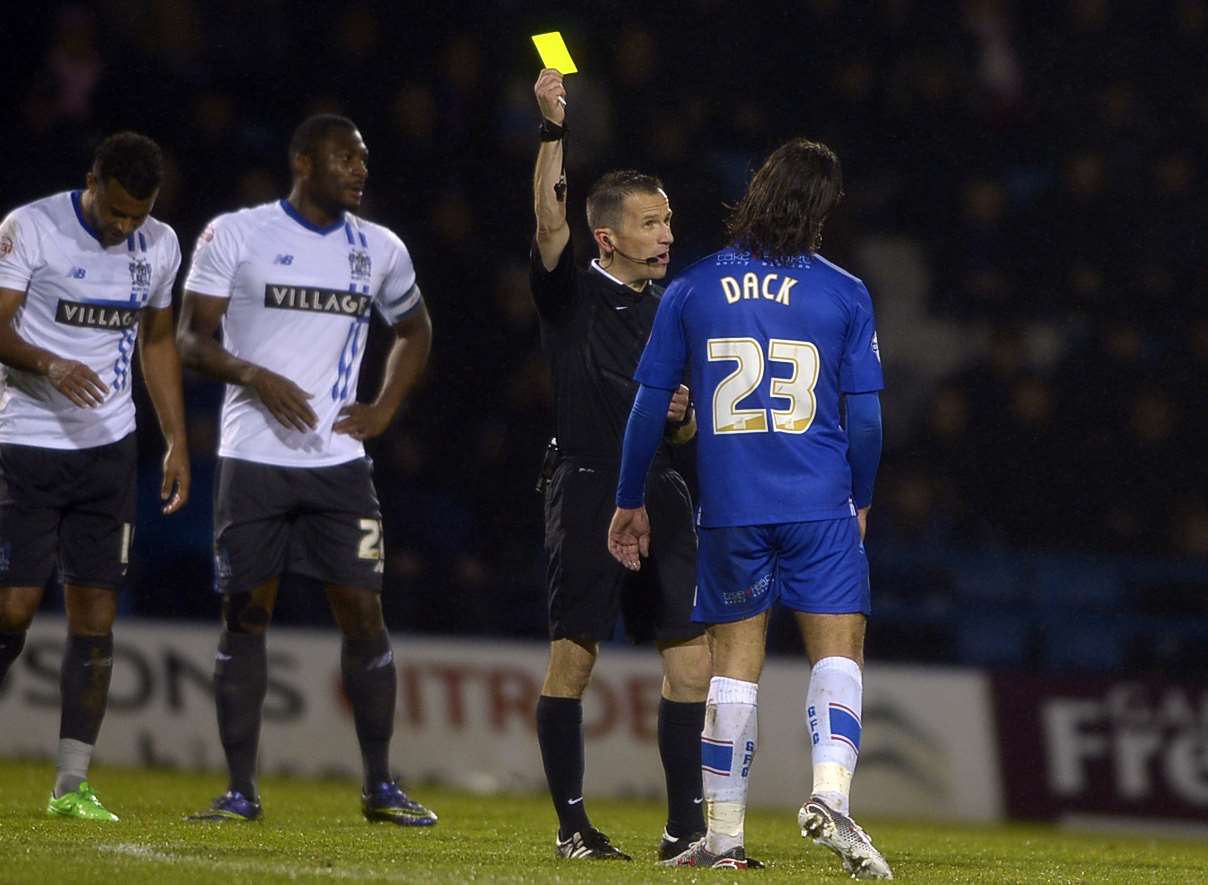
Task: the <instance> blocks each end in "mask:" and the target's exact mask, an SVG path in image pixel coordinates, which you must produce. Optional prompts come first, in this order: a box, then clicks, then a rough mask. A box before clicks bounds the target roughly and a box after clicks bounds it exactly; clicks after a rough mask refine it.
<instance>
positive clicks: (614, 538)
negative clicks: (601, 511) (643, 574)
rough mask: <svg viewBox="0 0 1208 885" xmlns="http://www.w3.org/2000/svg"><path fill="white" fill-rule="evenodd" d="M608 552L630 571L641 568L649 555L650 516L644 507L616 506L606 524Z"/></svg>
mask: <svg viewBox="0 0 1208 885" xmlns="http://www.w3.org/2000/svg"><path fill="white" fill-rule="evenodd" d="M608 552H609V553H611V554H612V556H613V559H615V560H616V561H617V562H619V563H620V564H621V565H623V566H625V568H627V569H629V570H630V571H631V572H636V571H639V570H641V568H642V557H643V556H649V555H650V517H649V516H648V515H647V513H646V508H645V507H635V508H633V509H630V508H628V507H618V508H617V509H616V512H615V513H614V514H613V515H612V523H611V524H610V525H609V526H608Z"/></svg>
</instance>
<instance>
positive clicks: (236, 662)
mask: <svg viewBox="0 0 1208 885" xmlns="http://www.w3.org/2000/svg"><path fill="white" fill-rule="evenodd" d="M267 691H268V655H267V653H266V652H265V642H264V635H263V634H261V635H255V634H252V633H232V632H230V631H229V630H224V631H223V632H222V636H221V637H220V638H219V640H218V655H217V656H216V657H215V660H214V706H215V707H216V708H217V710H218V736H219V737H220V738H221V739H222V749H223V752H225V753H226V759H227V769H228V770H229V772H230V778H231V781H230V788H231V789H232V790H238V791H239V792H240V793H242V794H243V795H244V796H246V797H247V798H248V799H251V800H253V801H254V800H255V799H256V798H257V793H256V752H257V749H258V748H259V744H260V711H261V708H262V707H263V706H264V695H265V693H266V692H267Z"/></svg>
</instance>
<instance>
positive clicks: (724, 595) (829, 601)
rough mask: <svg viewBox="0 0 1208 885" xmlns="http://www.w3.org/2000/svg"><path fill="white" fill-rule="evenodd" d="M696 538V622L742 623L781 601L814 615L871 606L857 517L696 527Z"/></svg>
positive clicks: (693, 616)
mask: <svg viewBox="0 0 1208 885" xmlns="http://www.w3.org/2000/svg"><path fill="white" fill-rule="evenodd" d="M697 536H698V546H697V554H696V559H697V578H696V580H697V587H696V605H695V607H694V609H693V612H692V619H693V620H694V621H697V622H699V623H702V624H727V623H730V622H733V621H741V620H744V619H746V618H750V617H753V616H755V615H757V614H759V613H761V612H764V611H767V610H768V609H770V608H771V607H772V604H773V603H775V602H780V604H781V605H784V606H785V607H787V608H790V609H792V610H793V611H799V612H810V613H815V614H849V613H856V612H861V613H863V614H865V615H867V614H869V613H870V611H871V609H872V604H871V593H870V590H869V583H868V558H867V557H866V556H865V555H864V545H863V544H862V543H861V542H860V528H859V525H858V524H857V522H856V519H855V517H844V518H842V519H824V520H817V521H814V522H792V523H781V524H777V525H748V526H727V527H723V528H712V529H708V528H698V529H697Z"/></svg>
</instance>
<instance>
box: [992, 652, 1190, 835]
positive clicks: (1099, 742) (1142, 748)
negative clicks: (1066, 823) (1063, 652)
mask: <svg viewBox="0 0 1208 885" xmlns="http://www.w3.org/2000/svg"><path fill="white" fill-rule="evenodd" d="M994 703H995V709H996V712H997V715H998V740H999V745H1000V753H1001V757H1002V761H1003V762H1002V776H1003V791H1004V794H1005V800H1006V807H1007V812H1008V814H1009V815H1010V816H1012V817H1027V818H1036V817H1042V818H1055V817H1060V816H1062V815H1066V814H1092V815H1099V814H1110V815H1127V816H1130V817H1154V818H1188V819H1195V820H1198V821H1204V822H1208V687H1206V686H1204V685H1203V684H1200V685H1192V684H1182V685H1180V684H1176V683H1168V682H1161V681H1156V680H1115V681H1072V680H1071V681H1060V680H1046V679H1041V678H1038V677H1019V676H1009V675H1001V674H1000V675H996V676H995V677H994Z"/></svg>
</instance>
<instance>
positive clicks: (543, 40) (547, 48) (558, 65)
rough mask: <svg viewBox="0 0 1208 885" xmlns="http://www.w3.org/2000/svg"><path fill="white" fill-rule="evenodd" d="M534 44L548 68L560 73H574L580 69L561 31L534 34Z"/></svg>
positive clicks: (542, 61)
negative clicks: (576, 65)
mask: <svg viewBox="0 0 1208 885" xmlns="http://www.w3.org/2000/svg"><path fill="white" fill-rule="evenodd" d="M533 45H534V46H536V47H537V52H539V53H540V54H541V63H542V64H543V65H545V66H546V67H547V68H553V69H554V70H556V71H558V73H560V74H573V73H574V72H575V71H577V70H579V69H578V68H576V67H575V63H574V62H573V61H572V60H571V57H570V50H569V49H567V48H566V41H565V40H563V39H562V32H561V31H551V32H550V33H548V34H533Z"/></svg>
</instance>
